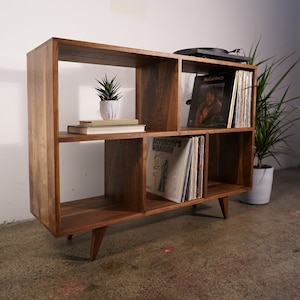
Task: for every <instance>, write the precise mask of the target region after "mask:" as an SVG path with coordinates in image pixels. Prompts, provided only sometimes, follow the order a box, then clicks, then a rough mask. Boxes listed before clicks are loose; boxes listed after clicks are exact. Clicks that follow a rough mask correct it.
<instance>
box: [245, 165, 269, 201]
mask: <svg viewBox="0 0 300 300" xmlns="http://www.w3.org/2000/svg"><path fill="white" fill-rule="evenodd" d="M273 173H274V167H271V166H268V167H266V168H261V169H258V168H254V169H253V184H252V190H251V191H248V192H246V193H243V194H241V195H240V199H241V201H242V202H244V203H248V204H267V203H269V202H270V197H271V192H272V184H273Z"/></svg>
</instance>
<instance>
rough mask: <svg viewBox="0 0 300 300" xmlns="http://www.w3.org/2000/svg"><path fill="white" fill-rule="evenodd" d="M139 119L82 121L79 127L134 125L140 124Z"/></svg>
mask: <svg viewBox="0 0 300 300" xmlns="http://www.w3.org/2000/svg"><path fill="white" fill-rule="evenodd" d="M138 123H139V120H138V119H114V120H100V119H99V120H80V121H79V125H85V126H108V125H109V126H113V125H116V126H118V125H134V124H138Z"/></svg>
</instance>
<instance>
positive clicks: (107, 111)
mask: <svg viewBox="0 0 300 300" xmlns="http://www.w3.org/2000/svg"><path fill="white" fill-rule="evenodd" d="M99 102H100V114H101V117H102V119H103V120H115V119H116V118H117V116H118V112H119V101H117V100H107V101H99Z"/></svg>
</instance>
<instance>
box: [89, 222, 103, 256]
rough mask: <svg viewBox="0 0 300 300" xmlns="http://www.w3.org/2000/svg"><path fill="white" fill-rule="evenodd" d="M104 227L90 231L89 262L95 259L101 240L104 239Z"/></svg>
mask: <svg viewBox="0 0 300 300" xmlns="http://www.w3.org/2000/svg"><path fill="white" fill-rule="evenodd" d="M105 231H106V227H101V228H96V229H93V230H92V241H91V252H90V260H91V261H93V260H95V259H96V257H97V254H98V251H99V248H100V245H101V242H102V239H103V237H104V234H105Z"/></svg>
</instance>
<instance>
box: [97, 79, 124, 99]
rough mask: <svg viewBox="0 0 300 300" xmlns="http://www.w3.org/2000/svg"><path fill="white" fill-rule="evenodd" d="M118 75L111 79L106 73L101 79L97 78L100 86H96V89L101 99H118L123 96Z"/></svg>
mask: <svg viewBox="0 0 300 300" xmlns="http://www.w3.org/2000/svg"><path fill="white" fill-rule="evenodd" d="M116 77H117V76H115V77H114V78H113V79H111V80H109V79H108V78H107V76H106V75H105V77H104V78H102V79H101V80H98V79H96V80H97V82H98V83H99V86H97V87H95V89H96V91H97V95H98V96H99V98H100V99H101V101H118V100H119V99H120V98H121V97H122V95H121V93H120V92H119V90H120V87H121V86H120V83H119V82H118V81H117V80H116Z"/></svg>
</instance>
